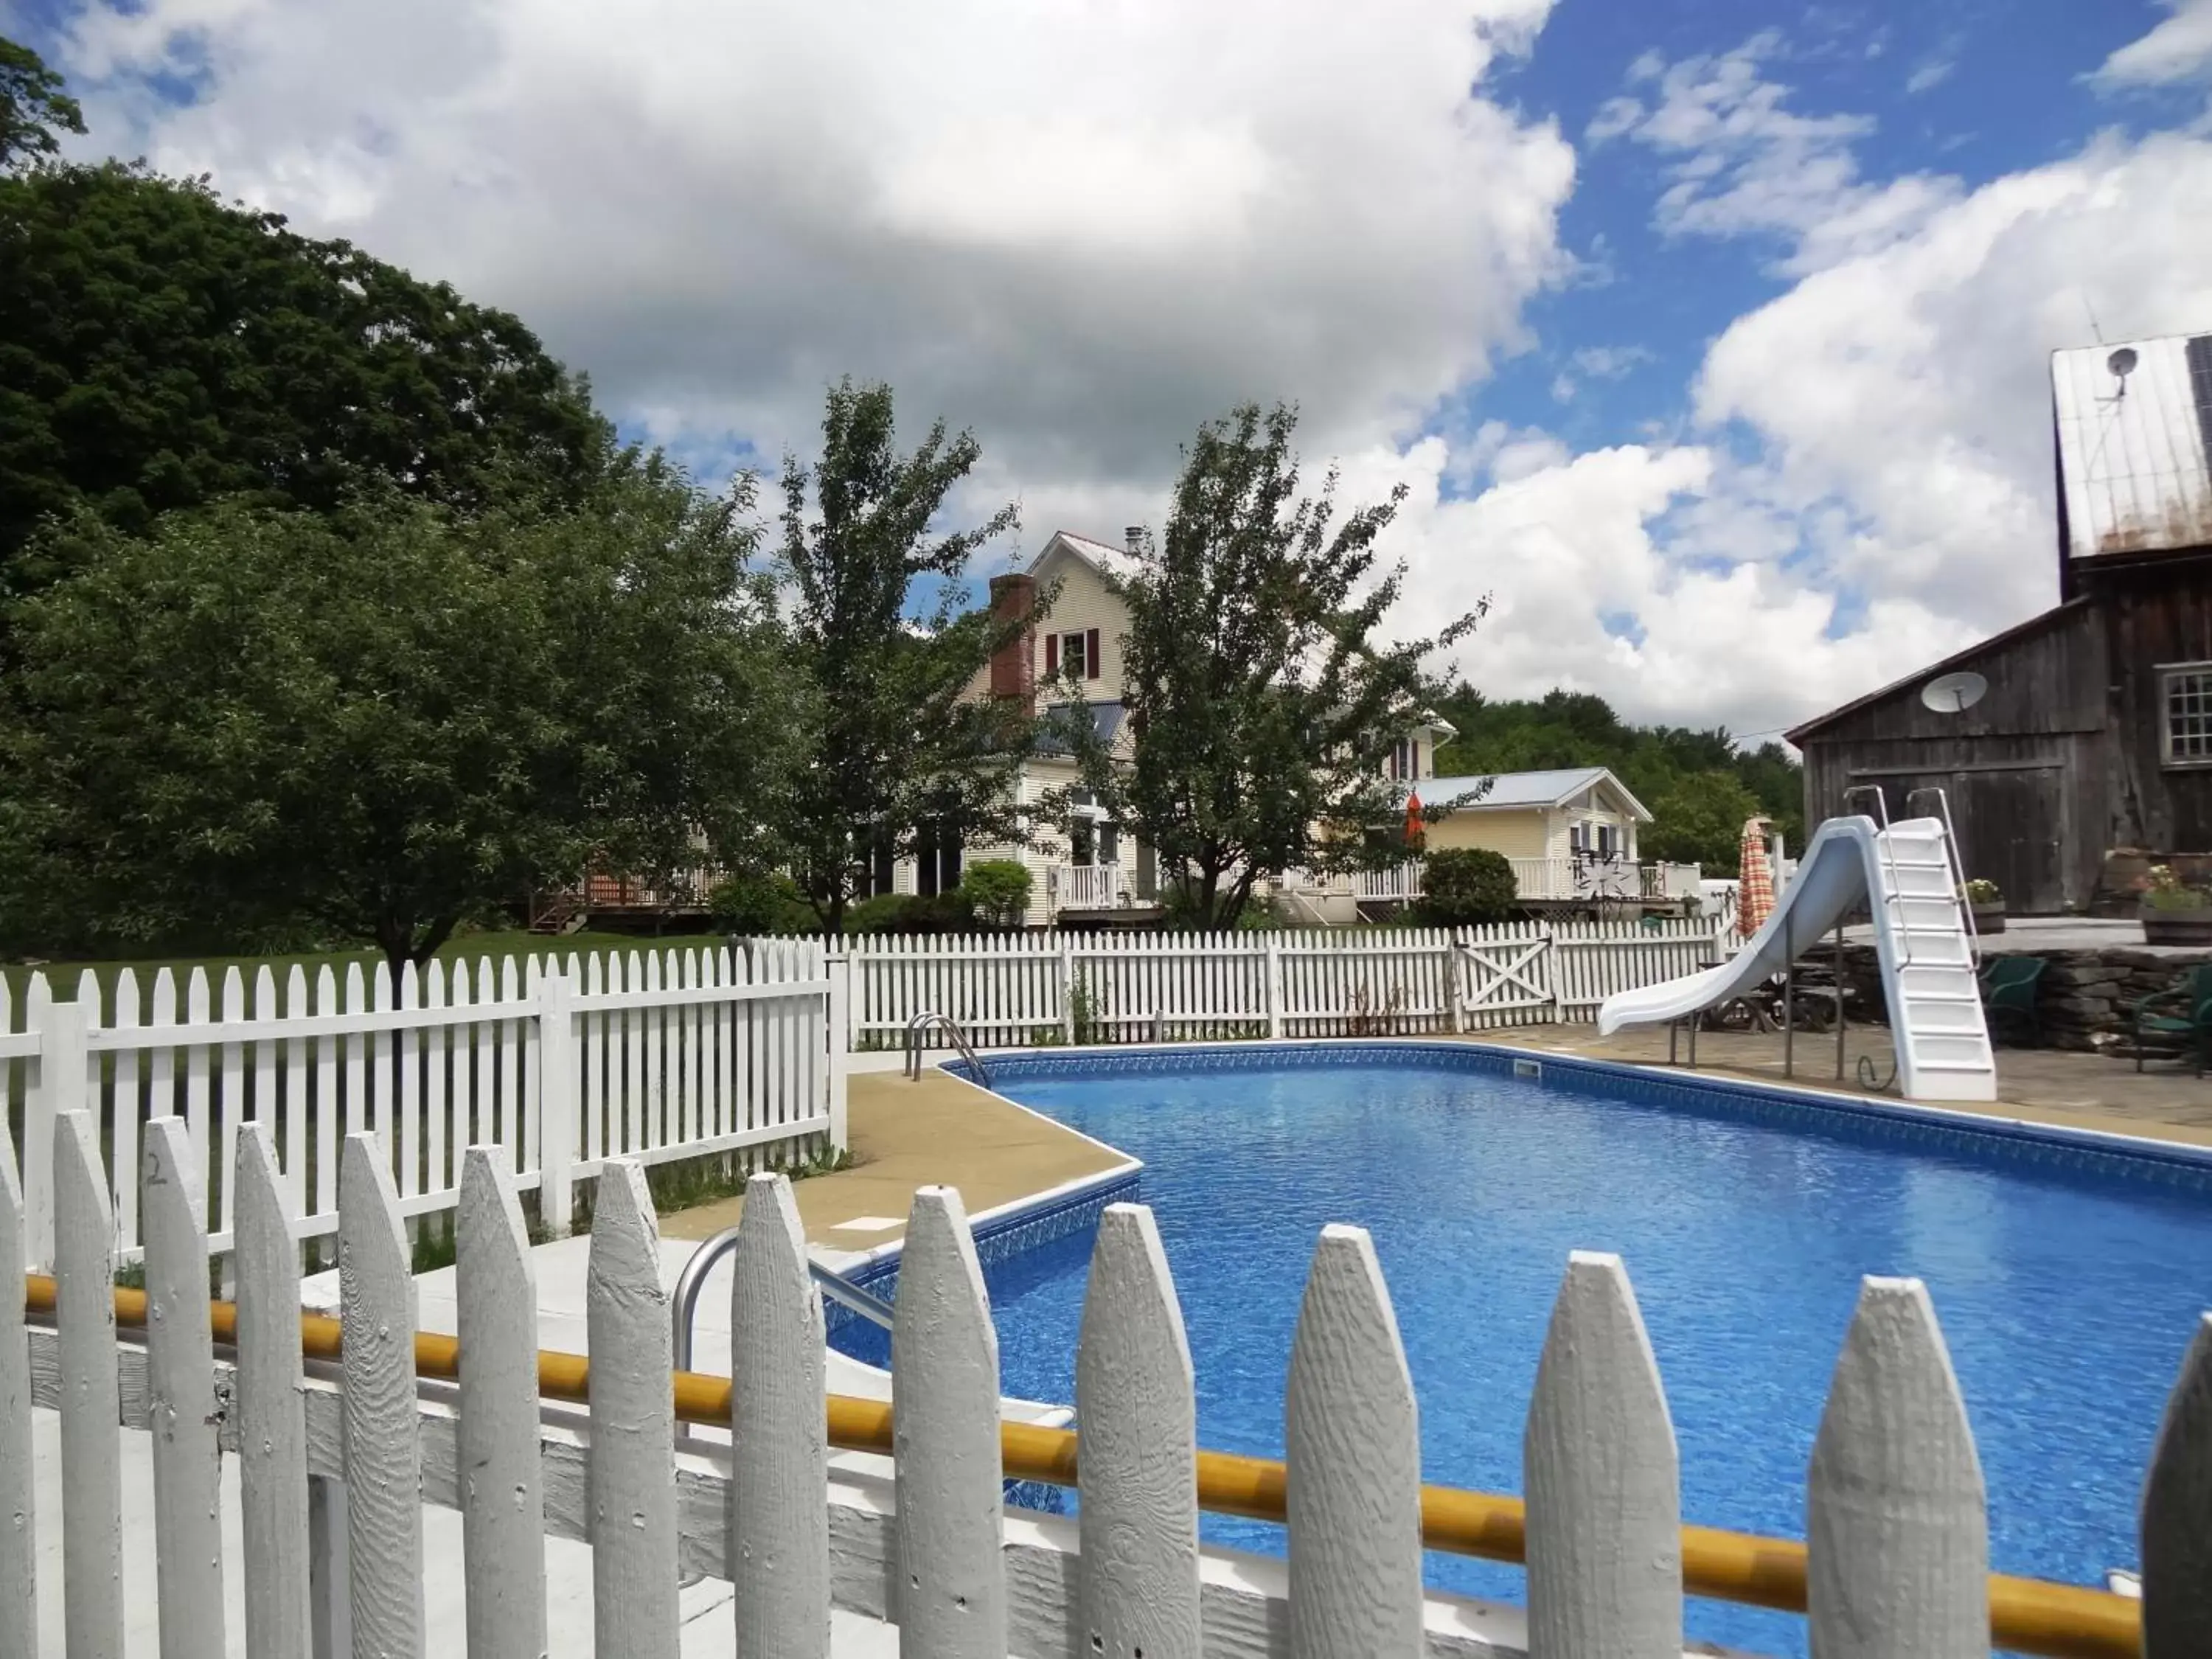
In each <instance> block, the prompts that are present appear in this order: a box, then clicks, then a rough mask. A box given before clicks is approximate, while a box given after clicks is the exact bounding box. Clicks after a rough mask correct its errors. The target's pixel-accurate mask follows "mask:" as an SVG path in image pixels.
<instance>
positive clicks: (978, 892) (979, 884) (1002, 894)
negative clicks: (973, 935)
mask: <svg viewBox="0 0 2212 1659" xmlns="http://www.w3.org/2000/svg"><path fill="white" fill-rule="evenodd" d="M1032 881H1033V878H1032V877H1031V876H1030V871H1029V866H1027V865H1025V864H1022V863H1019V862H1018V861H1017V860H1013V859H985V860H982V861H981V862H980V863H977V864H971V865H969V866H968V869H967V872H966V873H965V874H964V875H963V876H962V877H961V878H960V889H959V890H960V894H961V896H963V898H965V899H966V900H967V901H968V904H969V908H971V909H972V910H973V911H974V913H975V920H976V921H980V922H981V923H982V924H983V925H984V926H986V927H1020V926H1021V925H1022V921H1023V919H1024V917H1025V916H1026V915H1028V914H1029V908H1030V885H1031V884H1032Z"/></svg>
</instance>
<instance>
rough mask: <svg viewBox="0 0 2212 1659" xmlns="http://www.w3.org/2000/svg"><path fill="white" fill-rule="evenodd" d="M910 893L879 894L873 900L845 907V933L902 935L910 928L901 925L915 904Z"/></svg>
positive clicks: (863, 900)
mask: <svg viewBox="0 0 2212 1659" xmlns="http://www.w3.org/2000/svg"><path fill="white" fill-rule="evenodd" d="M914 902H915V901H914V896H913V895H912V894H910V893H878V894H877V895H876V896H875V897H873V898H871V899H862V900H861V901H860V902H859V903H858V904H848V905H847V906H846V907H845V931H846V932H847V933H906V932H908V931H910V930H908V928H906V927H902V926H901V925H900V924H901V922H902V921H903V919H904V917H905V915H906V912H907V908H908V906H909V905H911V904H913V903H914Z"/></svg>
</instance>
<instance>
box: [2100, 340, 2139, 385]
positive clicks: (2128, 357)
mask: <svg viewBox="0 0 2212 1659" xmlns="http://www.w3.org/2000/svg"><path fill="white" fill-rule="evenodd" d="M2137 361H2138V360H2137V358H2136V349H2135V348H2134V347H2133V346H2122V347H2121V348H2120V349H2118V351H2115V352H2114V353H2113V354H2112V356H2109V357H2107V358H2106V359H2105V367H2106V368H2109V369H2111V370H2112V374H2113V378H2115V379H2116V380H2126V379H2127V378H2128V376H2129V375H2130V374H2134V373H2135V372H2136V362H2137Z"/></svg>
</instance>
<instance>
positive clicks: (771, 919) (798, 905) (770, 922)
mask: <svg viewBox="0 0 2212 1659" xmlns="http://www.w3.org/2000/svg"><path fill="white" fill-rule="evenodd" d="M707 913H708V915H711V916H712V917H714V926H715V927H718V928H720V930H721V931H722V932H724V933H742V934H744V935H746V936H747V937H749V938H757V937H759V936H760V935H762V934H764V933H820V932H821V931H822V922H821V920H820V918H818V917H817V916H816V915H815V914H814V907H813V906H812V905H811V904H809V903H808V902H806V900H805V897H804V896H802V895H801V894H800V892H799V884H798V883H797V882H795V881H793V879H792V878H790V877H789V876H787V875H785V874H783V873H782V872H781V871H776V872H769V871H765V870H740V871H738V872H735V873H734V874H732V875H731V876H729V877H727V878H725V879H724V880H722V881H721V882H720V883H718V884H716V885H715V888H714V891H713V892H711V893H709V894H708V896H707Z"/></svg>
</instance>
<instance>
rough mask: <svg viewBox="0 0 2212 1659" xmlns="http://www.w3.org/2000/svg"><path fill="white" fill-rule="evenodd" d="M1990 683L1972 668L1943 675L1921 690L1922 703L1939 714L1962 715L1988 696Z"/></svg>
mask: <svg viewBox="0 0 2212 1659" xmlns="http://www.w3.org/2000/svg"><path fill="white" fill-rule="evenodd" d="M1989 689H1990V683H1989V682H1988V681H1987V680H1985V679H1984V678H1982V677H1981V676H1980V675H1979V674H1977V673H1976V672H1974V671H1973V670H1972V669H1971V668H1962V669H1960V671H1958V672H1957V673H1955V674H1942V675H1938V676H1937V677H1936V678H1934V679H1932V680H1930V681H1929V682H1928V684H1925V685H1923V686H1922V687H1921V688H1920V701H1921V702H1924V703H1926V704H1927V705H1928V707H1929V708H1932V709H1934V710H1935V711H1936V713H1937V714H1962V713H1964V712H1965V711H1966V709H1969V708H1972V707H1973V706H1974V705H1975V704H1976V703H1978V702H1980V701H1981V700H1982V699H1983V697H1984V696H1986V695H1988V692H1989Z"/></svg>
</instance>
